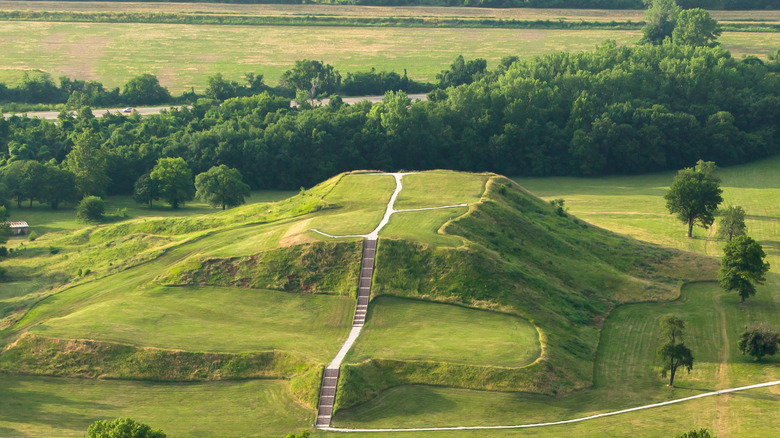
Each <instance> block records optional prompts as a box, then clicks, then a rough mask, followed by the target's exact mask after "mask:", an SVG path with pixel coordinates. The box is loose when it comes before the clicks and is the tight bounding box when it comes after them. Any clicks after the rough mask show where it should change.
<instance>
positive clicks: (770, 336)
mask: <svg viewBox="0 0 780 438" xmlns="http://www.w3.org/2000/svg"><path fill="white" fill-rule="evenodd" d="M778 342H780V333H778V332H777V331H776V330H771V329H769V328H768V327H765V326H755V327H750V328H748V329H747V330H745V331H744V332H742V334H741V335H740V336H739V342H738V343H737V345H738V346H739V351H741V352H742V354H747V355H749V356H753V357H754V358H755V359H756V360H761V358H763V357H764V356H773V355H774V354H775V353H777V349H778Z"/></svg>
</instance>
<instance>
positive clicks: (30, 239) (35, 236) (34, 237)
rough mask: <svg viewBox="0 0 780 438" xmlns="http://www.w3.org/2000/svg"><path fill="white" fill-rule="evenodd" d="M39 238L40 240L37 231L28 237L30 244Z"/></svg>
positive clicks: (31, 232)
mask: <svg viewBox="0 0 780 438" xmlns="http://www.w3.org/2000/svg"><path fill="white" fill-rule="evenodd" d="M37 238H38V233H36V232H35V231H30V234H29V235H28V236H27V240H29V241H30V242H32V241H34V240H35V239H37Z"/></svg>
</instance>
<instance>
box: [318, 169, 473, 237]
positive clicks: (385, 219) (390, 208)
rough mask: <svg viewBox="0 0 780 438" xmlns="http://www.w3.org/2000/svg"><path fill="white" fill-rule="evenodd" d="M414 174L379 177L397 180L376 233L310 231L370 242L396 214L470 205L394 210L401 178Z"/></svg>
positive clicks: (326, 235) (394, 174)
mask: <svg viewBox="0 0 780 438" xmlns="http://www.w3.org/2000/svg"><path fill="white" fill-rule="evenodd" d="M413 174H414V172H395V173H380V174H378V175H392V176H393V177H394V178H395V191H394V192H393V195H392V196H391V197H390V200H389V201H387V208H386V209H385V215H384V216H383V217H382V220H381V221H379V225H377V226H376V228H375V229H374V231H372V232H370V233H368V234H345V235H342V236H334V235H332V234H328V233H325V232H322V231H320V230H318V229H316V228H310V229H309V230H310V231H314V232H315V233H317V234H321V235H323V236H325V237H330V238H331V239H344V238H347V237H362V238H364V239H369V240H376V239H378V238H379V232H380V231H381V230H382V228H384V227H385V225H387V223H388V222H390V216H392V215H394V214H395V213H403V212H407V211H425V210H439V209H442V208H456V207H467V206H468V204H455V205H442V206H440V207H425V208H408V209H402V210H396V209H395V208H394V206H395V200H396V199H397V198H398V195H399V194H400V193H401V190H403V187H404V186H403V183H402V182H401V178H403V176H404V175H413Z"/></svg>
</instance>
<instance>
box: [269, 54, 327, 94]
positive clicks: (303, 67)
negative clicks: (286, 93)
mask: <svg viewBox="0 0 780 438" xmlns="http://www.w3.org/2000/svg"><path fill="white" fill-rule="evenodd" d="M281 85H282V87H284V88H289V89H291V90H303V91H305V92H307V93H309V98H315V97H317V96H320V95H328V94H331V93H334V92H336V90H338V89H339V87H340V86H341V74H340V73H339V72H338V70H336V69H335V68H334V67H333V66H332V65H330V64H323V63H322V62H320V61H310V60H308V59H303V60H300V61H295V67H293V68H292V69H291V70H287V71H286V72H284V73H282V79H281Z"/></svg>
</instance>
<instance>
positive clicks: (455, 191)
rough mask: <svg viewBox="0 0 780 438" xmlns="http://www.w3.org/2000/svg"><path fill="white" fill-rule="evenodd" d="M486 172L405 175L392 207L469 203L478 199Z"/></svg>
mask: <svg viewBox="0 0 780 438" xmlns="http://www.w3.org/2000/svg"><path fill="white" fill-rule="evenodd" d="M488 178H490V175H486V174H475V173H461V172H452V171H433V172H421V173H414V174H411V175H405V176H404V177H403V178H402V180H401V182H402V184H403V190H402V191H401V193H400V194H399V195H398V199H396V202H395V209H396V210H404V209H412V208H428V207H439V206H444V205H455V204H469V203H472V202H477V201H479V198H480V197H481V196H482V193H484V192H485V183H486V182H487V180H488Z"/></svg>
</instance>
